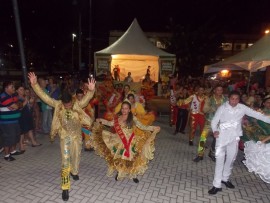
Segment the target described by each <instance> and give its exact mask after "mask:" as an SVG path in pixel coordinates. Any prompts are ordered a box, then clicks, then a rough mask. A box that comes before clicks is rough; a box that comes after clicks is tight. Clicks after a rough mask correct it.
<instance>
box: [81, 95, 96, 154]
mask: <svg viewBox="0 0 270 203" xmlns="http://www.w3.org/2000/svg"><path fill="white" fill-rule="evenodd" d="M98 102H99V101H98V99H97V98H93V99H91V100H90V102H89V104H88V105H87V106H86V107H85V108H84V112H85V113H86V114H87V115H88V116H89V117H90V118H92V119H93V120H94V119H95V105H98ZM82 137H83V139H84V149H85V150H90V149H91V148H93V146H92V143H91V127H89V126H83V127H82Z"/></svg>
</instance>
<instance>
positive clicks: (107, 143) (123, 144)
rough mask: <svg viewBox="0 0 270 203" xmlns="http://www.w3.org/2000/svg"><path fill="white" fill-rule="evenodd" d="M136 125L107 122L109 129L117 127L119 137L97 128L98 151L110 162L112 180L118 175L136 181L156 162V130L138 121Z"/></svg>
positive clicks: (99, 127)
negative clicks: (150, 163)
mask: <svg viewBox="0 0 270 203" xmlns="http://www.w3.org/2000/svg"><path fill="white" fill-rule="evenodd" d="M133 121H134V124H133V127H132V128H128V127H127V126H122V125H120V124H119V122H118V116H115V117H114V119H113V121H106V123H105V125H106V126H111V127H112V126H113V127H114V129H115V133H112V132H110V131H108V130H105V129H104V126H103V125H100V124H99V123H95V125H94V127H93V138H94V139H93V140H94V142H93V143H94V148H95V150H96V153H97V154H98V155H99V156H101V157H103V158H104V159H105V160H106V162H107V164H108V172H107V175H108V176H109V177H111V176H112V175H113V172H114V171H117V172H118V179H121V178H125V177H128V178H136V177H137V175H143V174H144V172H145V171H146V170H147V168H148V166H147V164H148V162H149V160H152V159H153V158H154V150H155V148H154V139H155V137H156V133H155V132H153V133H150V132H149V131H154V127H153V126H144V125H142V124H141V123H140V122H139V121H138V120H137V119H136V118H135V117H134V118H133ZM138 129H141V130H138Z"/></svg>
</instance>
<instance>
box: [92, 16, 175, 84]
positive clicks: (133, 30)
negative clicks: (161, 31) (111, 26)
mask: <svg viewBox="0 0 270 203" xmlns="http://www.w3.org/2000/svg"><path fill="white" fill-rule="evenodd" d="M169 63H170V64H171V65H169V66H168V64H169ZM162 64H166V65H167V66H166V67H165V65H164V68H163V70H164V71H166V70H165V69H166V68H167V69H168V71H169V72H173V71H174V65H175V55H174V54H170V53H167V52H165V51H162V50H161V49H158V48H157V47H156V46H154V45H153V44H152V43H151V42H150V41H149V40H148V38H147V37H146V36H145V34H144V32H143V31H142V29H141V27H140V26H139V24H138V22H137V20H136V19H134V20H133V22H132V24H131V25H130V27H129V28H128V30H127V31H126V32H125V33H124V34H123V35H122V36H121V37H120V38H119V39H118V40H117V41H116V42H115V43H113V44H112V45H110V46H109V47H107V48H105V49H103V50H101V51H98V52H95V71H96V75H99V74H100V73H101V72H102V70H103V72H104V71H105V69H107V70H109V71H111V72H112V70H113V68H114V67H115V65H119V67H120V79H121V80H123V79H124V77H125V76H127V73H128V72H131V73H132V77H133V79H134V80H135V81H140V80H141V79H142V78H143V77H144V75H145V74H146V70H147V67H148V66H151V68H150V71H151V79H152V80H154V81H158V79H159V75H160V71H161V69H162V67H161V66H162ZM170 66H171V67H170Z"/></svg>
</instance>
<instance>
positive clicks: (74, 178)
mask: <svg viewBox="0 0 270 203" xmlns="http://www.w3.org/2000/svg"><path fill="white" fill-rule="evenodd" d="M70 175H71V176H72V178H73V180H79V176H78V175H73V174H72V173H70Z"/></svg>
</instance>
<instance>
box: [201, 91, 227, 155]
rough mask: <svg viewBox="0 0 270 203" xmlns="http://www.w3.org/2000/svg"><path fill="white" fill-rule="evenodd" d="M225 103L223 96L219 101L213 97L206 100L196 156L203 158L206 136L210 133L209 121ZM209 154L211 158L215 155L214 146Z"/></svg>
mask: <svg viewBox="0 0 270 203" xmlns="http://www.w3.org/2000/svg"><path fill="white" fill-rule="evenodd" d="M226 101H227V99H226V98H225V97H224V96H222V97H221V99H219V100H217V99H216V98H215V96H214V95H213V96H211V97H209V98H207V99H206V101H205V105H204V108H203V111H204V114H205V118H206V122H205V124H204V127H203V130H202V133H201V136H200V142H199V146H198V156H200V157H203V155H204V150H205V142H206V139H207V137H208V135H209V134H210V133H211V132H212V129H211V120H212V119H213V117H214V115H215V112H216V110H217V109H218V107H219V106H220V105H222V104H224V103H225V102H226ZM210 153H212V155H213V156H214V155H215V144H213V146H212V147H211V149H210Z"/></svg>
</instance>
